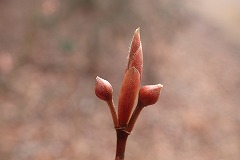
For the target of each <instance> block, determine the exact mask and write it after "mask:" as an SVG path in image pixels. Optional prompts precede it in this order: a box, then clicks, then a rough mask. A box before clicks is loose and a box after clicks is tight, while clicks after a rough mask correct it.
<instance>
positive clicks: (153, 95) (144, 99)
mask: <svg viewBox="0 0 240 160" xmlns="http://www.w3.org/2000/svg"><path fill="white" fill-rule="evenodd" d="M162 87H163V85H161V84H157V85H146V86H143V87H141V89H140V91H139V95H138V104H139V105H140V106H142V107H146V106H148V105H153V104H155V103H156V102H157V101H158V99H159V96H160V92H161V89H162Z"/></svg>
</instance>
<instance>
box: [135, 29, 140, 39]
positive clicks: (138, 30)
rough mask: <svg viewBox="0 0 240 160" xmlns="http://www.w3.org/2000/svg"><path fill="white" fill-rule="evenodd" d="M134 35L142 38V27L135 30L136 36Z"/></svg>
mask: <svg viewBox="0 0 240 160" xmlns="http://www.w3.org/2000/svg"><path fill="white" fill-rule="evenodd" d="M134 35H138V36H139V37H140V27H138V28H137V29H136V30H135V34H134Z"/></svg>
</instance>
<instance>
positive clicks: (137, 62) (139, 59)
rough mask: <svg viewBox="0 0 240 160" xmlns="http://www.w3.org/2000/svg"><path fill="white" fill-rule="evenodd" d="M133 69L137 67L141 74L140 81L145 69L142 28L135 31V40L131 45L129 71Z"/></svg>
mask: <svg viewBox="0 0 240 160" xmlns="http://www.w3.org/2000/svg"><path fill="white" fill-rule="evenodd" d="M131 67H135V68H136V69H137V70H138V72H139V73H140V79H141V77H142V68H143V53H142V44H141V39H140V27H139V28H137V29H136V30H135V33H134V35H133V39H132V42H131V45H130V52H129V60H128V67H127V70H128V69H129V68H131Z"/></svg>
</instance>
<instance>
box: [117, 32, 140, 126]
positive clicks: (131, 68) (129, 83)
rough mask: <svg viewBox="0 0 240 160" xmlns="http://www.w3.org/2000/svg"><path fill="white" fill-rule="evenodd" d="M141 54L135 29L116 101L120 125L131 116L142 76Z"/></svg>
mask: <svg viewBox="0 0 240 160" xmlns="http://www.w3.org/2000/svg"><path fill="white" fill-rule="evenodd" d="M142 67H143V55H142V45H141V40H140V30H139V28H138V29H136V31H135V33H134V36H133V39H132V42H131V46H130V53H129V60H128V66H127V69H126V72H125V75H124V78H123V82H122V88H121V91H120V96H119V101H118V118H119V125H120V127H125V126H127V124H128V121H129V119H130V117H131V114H132V110H133V107H134V102H135V100H136V97H137V94H138V91H139V87H140V81H141V77H142Z"/></svg>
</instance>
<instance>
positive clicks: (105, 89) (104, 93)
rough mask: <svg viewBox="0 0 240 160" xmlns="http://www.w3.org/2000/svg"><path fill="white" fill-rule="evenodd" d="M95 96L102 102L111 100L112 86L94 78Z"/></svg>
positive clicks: (105, 81) (98, 78)
mask: <svg viewBox="0 0 240 160" xmlns="http://www.w3.org/2000/svg"><path fill="white" fill-rule="evenodd" d="M95 94H96V96H97V97H98V98H99V99H101V100H104V101H109V100H112V94H113V89H112V85H111V84H110V83H109V82H108V81H107V80H104V79H102V78H100V77H96V84H95Z"/></svg>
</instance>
